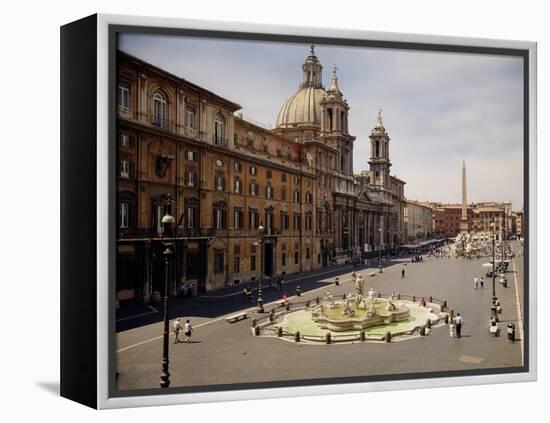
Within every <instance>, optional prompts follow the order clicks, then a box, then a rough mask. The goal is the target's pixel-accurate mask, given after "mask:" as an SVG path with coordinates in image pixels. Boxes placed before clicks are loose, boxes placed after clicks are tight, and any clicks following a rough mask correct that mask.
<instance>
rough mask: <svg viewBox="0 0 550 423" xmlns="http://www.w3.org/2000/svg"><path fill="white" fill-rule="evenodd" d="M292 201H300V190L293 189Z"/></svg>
mask: <svg viewBox="0 0 550 423" xmlns="http://www.w3.org/2000/svg"><path fill="white" fill-rule="evenodd" d="M294 202H295V203H299V202H300V191H298V190H296V191H294Z"/></svg>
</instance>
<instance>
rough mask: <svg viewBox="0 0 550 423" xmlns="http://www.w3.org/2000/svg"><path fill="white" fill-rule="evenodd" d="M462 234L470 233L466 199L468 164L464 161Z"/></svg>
mask: <svg viewBox="0 0 550 423" xmlns="http://www.w3.org/2000/svg"><path fill="white" fill-rule="evenodd" d="M460 233H468V204H467V199H466V162H465V161H464V160H463V161H462V217H461V218H460Z"/></svg>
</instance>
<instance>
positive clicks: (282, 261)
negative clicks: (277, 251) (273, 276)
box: [281, 253, 286, 266]
mask: <svg viewBox="0 0 550 423" xmlns="http://www.w3.org/2000/svg"><path fill="white" fill-rule="evenodd" d="M281 266H286V253H283V254H281Z"/></svg>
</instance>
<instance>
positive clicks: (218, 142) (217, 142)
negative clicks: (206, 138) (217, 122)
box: [212, 134, 229, 147]
mask: <svg viewBox="0 0 550 423" xmlns="http://www.w3.org/2000/svg"><path fill="white" fill-rule="evenodd" d="M212 142H213V143H214V145H219V146H221V147H227V145H228V144H229V141H228V139H227V138H223V137H220V136H219V135H216V134H214V135H212Z"/></svg>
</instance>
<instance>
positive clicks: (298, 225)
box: [294, 213, 302, 231]
mask: <svg viewBox="0 0 550 423" xmlns="http://www.w3.org/2000/svg"><path fill="white" fill-rule="evenodd" d="M301 223H302V219H301V216H300V214H298V213H294V230H295V231H299V230H300V229H301V226H302V225H301Z"/></svg>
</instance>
